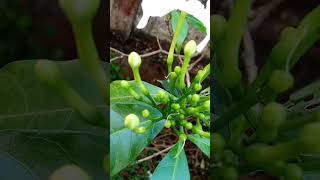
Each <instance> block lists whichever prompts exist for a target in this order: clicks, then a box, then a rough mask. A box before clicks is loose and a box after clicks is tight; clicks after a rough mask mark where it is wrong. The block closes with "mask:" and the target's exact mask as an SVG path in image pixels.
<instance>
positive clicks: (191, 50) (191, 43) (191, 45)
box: [184, 40, 197, 57]
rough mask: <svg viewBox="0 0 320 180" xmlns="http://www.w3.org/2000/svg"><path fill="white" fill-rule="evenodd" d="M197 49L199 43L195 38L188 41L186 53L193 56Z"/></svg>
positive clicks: (185, 47)
mask: <svg viewBox="0 0 320 180" xmlns="http://www.w3.org/2000/svg"><path fill="white" fill-rule="evenodd" d="M196 50H197V43H196V42H195V41H194V40H191V41H189V42H187V44H186V45H185V46H184V55H185V56H188V57H191V56H193V55H194V53H195V52H196Z"/></svg>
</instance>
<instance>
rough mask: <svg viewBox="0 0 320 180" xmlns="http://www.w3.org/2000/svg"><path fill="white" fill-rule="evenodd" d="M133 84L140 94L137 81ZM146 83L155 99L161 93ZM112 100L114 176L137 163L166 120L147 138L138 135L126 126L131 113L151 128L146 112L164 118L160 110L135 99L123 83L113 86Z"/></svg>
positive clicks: (152, 127)
mask: <svg viewBox="0 0 320 180" xmlns="http://www.w3.org/2000/svg"><path fill="white" fill-rule="evenodd" d="M129 84H130V85H131V86H132V88H133V89H134V90H136V91H137V92H138V91H139V89H138V87H137V86H136V84H135V82H134V81H130V82H129ZM144 84H145V86H146V87H147V89H148V90H149V91H150V94H151V96H155V95H156V94H157V93H158V91H159V90H161V89H160V88H158V87H156V86H153V85H151V84H148V83H145V82H144ZM110 97H111V98H110V103H111V104H110V107H111V108H110V111H111V112H110V118H111V121H110V132H111V134H110V147H111V155H110V174H111V176H113V175H115V174H117V173H118V172H120V171H121V170H122V169H123V168H125V167H127V166H128V165H130V164H131V163H133V162H135V159H136V158H137V156H138V155H139V154H140V152H141V151H142V150H143V149H144V148H145V147H146V146H147V145H148V144H149V143H150V142H151V141H152V140H153V139H154V138H155V136H156V135H157V134H158V133H159V132H160V131H161V130H162V129H163V124H164V121H163V120H162V121H159V122H157V123H155V124H154V125H152V126H151V128H150V129H149V130H148V131H147V132H146V133H145V134H143V135H141V134H136V133H134V132H132V131H131V130H129V129H126V128H125V127H124V119H125V117H126V116H127V115H128V114H131V113H134V114H136V115H137V116H138V117H139V119H140V126H148V125H150V123H151V121H149V120H147V119H145V118H144V117H142V111H143V110H144V109H148V110H149V111H150V114H151V116H152V117H161V113H160V111H158V110H157V109H156V108H154V107H152V106H150V105H148V104H146V103H144V102H140V101H137V100H135V99H134V98H133V97H132V96H131V95H130V94H129V93H128V91H127V90H126V89H124V88H122V87H121V85H120V81H114V82H112V83H111V89H110Z"/></svg>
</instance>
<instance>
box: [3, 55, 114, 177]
mask: <svg viewBox="0 0 320 180" xmlns="http://www.w3.org/2000/svg"><path fill="white" fill-rule="evenodd" d="M36 62H37V61H36V60H26V61H17V62H14V63H10V64H8V65H6V66H5V67H3V68H2V69H0V84H1V85H2V87H3V88H1V89H0V99H1V101H0V142H1V143H0V152H3V153H6V154H8V155H10V156H11V157H13V158H14V159H16V160H17V161H19V163H20V164H21V165H23V166H24V167H25V168H28V169H30V172H32V174H34V175H35V176H36V177H38V179H48V176H49V175H50V174H51V173H52V172H53V171H54V170H55V169H57V168H59V167H60V166H62V165H65V164H76V165H77V166H79V167H81V168H83V169H84V170H85V171H87V172H88V173H89V175H90V176H92V177H93V179H105V171H104V169H103V167H102V160H103V157H104V155H105V154H106V153H107V152H108V150H109V147H108V134H109V133H108V132H106V129H103V128H100V127H94V126H91V125H88V124H86V123H84V121H83V120H81V116H80V115H79V114H78V113H77V112H75V111H73V109H72V108H70V107H69V106H68V105H67V104H66V103H65V102H64V100H63V99H62V98H61V97H60V96H58V95H57V94H56V93H55V92H53V91H52V90H51V89H49V88H47V87H44V86H43V85H42V84H40V82H39V81H38V79H37V78H36V76H35V73H34V65H35V63H36ZM56 63H57V64H58V66H59V68H60V69H61V72H62V73H63V74H64V77H65V79H66V80H67V81H68V83H69V84H70V85H71V86H72V87H73V88H74V89H75V90H76V91H77V92H78V93H79V94H80V95H81V96H82V97H83V98H84V99H86V100H87V101H88V102H90V103H91V104H92V105H93V106H94V107H96V108H99V109H100V110H102V111H103V112H105V114H106V115H107V114H109V113H108V111H107V110H108V107H107V106H106V105H105V104H104V102H103V99H102V98H101V97H100V95H99V93H98V90H97V88H96V86H95V83H94V82H93V80H92V79H91V78H90V77H89V76H88V74H87V73H86V71H85V70H83V69H82V66H81V65H80V63H79V61H78V60H72V61H63V62H62V61H60V62H56ZM102 65H103V67H104V68H105V71H106V72H107V68H108V64H107V63H103V64H102ZM4 165H6V163H5V162H4V161H0V166H1V167H2V166H4ZM16 173H19V172H16ZM20 173H23V172H22V171H21V172H20ZM2 175H4V174H3V173H2V171H1V172H0V177H1V176H2ZM0 179H3V178H0ZM23 179H27V178H23Z"/></svg>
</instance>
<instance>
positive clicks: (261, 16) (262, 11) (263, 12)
mask: <svg viewBox="0 0 320 180" xmlns="http://www.w3.org/2000/svg"><path fill="white" fill-rule="evenodd" d="M283 1H284V0H273V1H271V2H270V3H268V4H266V5H264V6H262V7H259V8H258V9H257V10H256V12H258V15H257V16H256V17H255V19H254V20H252V21H251V23H250V24H249V27H250V30H256V29H257V28H258V27H259V26H260V25H261V24H262V23H263V21H264V20H265V19H266V18H267V17H269V15H270V13H271V12H272V11H273V10H274V9H276V8H277V7H278V6H279V5H280V4H281V3H282V2H283Z"/></svg>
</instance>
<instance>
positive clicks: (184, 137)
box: [179, 134, 187, 142]
mask: <svg viewBox="0 0 320 180" xmlns="http://www.w3.org/2000/svg"><path fill="white" fill-rule="evenodd" d="M186 140H187V136H186V135H185V134H180V135H179V141H180V142H184V141H186Z"/></svg>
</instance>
